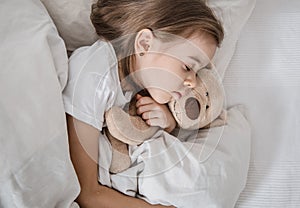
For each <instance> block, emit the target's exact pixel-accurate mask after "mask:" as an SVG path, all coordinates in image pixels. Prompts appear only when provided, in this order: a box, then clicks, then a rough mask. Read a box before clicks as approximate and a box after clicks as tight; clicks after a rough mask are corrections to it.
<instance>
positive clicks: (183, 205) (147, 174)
mask: <svg viewBox="0 0 300 208" xmlns="http://www.w3.org/2000/svg"><path fill="white" fill-rule="evenodd" d="M184 133H185V134H186V133H187V132H184ZM185 138H186V137H185ZM99 143H100V145H99V148H100V159H99V161H100V168H99V172H100V179H99V180H100V182H101V183H102V184H104V185H107V186H109V187H113V188H115V189H117V190H119V191H121V192H123V193H125V194H127V195H131V196H137V197H140V198H143V199H145V200H146V201H148V202H149V203H152V204H163V205H173V206H175V207H178V208H199V207H220V208H221V207H222V208H224V207H228V208H231V207H233V206H234V204H235V202H236V200H237V198H238V196H239V194H240V193H241V191H242V190H243V188H244V186H245V183H246V176H247V171H248V165H249V163H248V162H249V157H250V127H249V126H248V122H247V120H246V119H245V118H244V116H243V115H242V114H241V112H240V111H239V110H238V108H232V109H230V110H229V112H228V124H227V125H226V126H223V127H215V128H212V129H210V130H202V131H201V133H200V134H199V135H198V136H197V138H196V139H195V137H194V136H193V135H191V134H190V135H189V137H188V139H185V140H184V141H180V140H179V139H177V138H176V137H173V136H171V135H170V134H168V133H166V132H164V131H159V132H157V134H156V135H155V136H154V137H153V138H152V139H151V140H148V141H146V142H144V143H143V144H141V145H140V146H134V147H133V146H131V148H130V156H131V160H132V166H131V167H130V168H129V169H127V170H125V171H124V172H121V173H118V174H112V175H110V174H109V172H108V169H109V165H110V161H111V155H109V154H108V153H109V152H110V153H111V146H110V144H109V142H108V140H107V139H106V137H105V136H104V135H102V136H101V137H100V142H99ZM101 153H102V154H101ZM224 193H226V194H224Z"/></svg>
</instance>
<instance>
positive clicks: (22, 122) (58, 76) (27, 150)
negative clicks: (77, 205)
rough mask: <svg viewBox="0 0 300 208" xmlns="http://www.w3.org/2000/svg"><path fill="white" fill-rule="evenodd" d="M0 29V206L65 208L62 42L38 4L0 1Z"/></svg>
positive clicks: (69, 193) (70, 175) (72, 188)
mask: <svg viewBox="0 0 300 208" xmlns="http://www.w3.org/2000/svg"><path fill="white" fill-rule="evenodd" d="M0 28H1V30H0V40H1V47H0V63H1V70H0V97H1V99H0V132H1V133H0V135H1V136H0V144H1V145H0V158H1V159H0V170H1V171H0V184H1V188H0V206H1V207H57V208H65V207H69V206H70V204H71V203H72V201H73V200H74V199H75V198H76V197H77V195H78V194H79V183H78V180H77V177H76V174H75V171H74V168H73V166H72V163H71V160H70V156H69V147H68V136H67V131H66V121H65V112H64V107H63V102H62V97H61V91H62V88H64V85H65V83H66V81H67V70H68V58H67V54H66V48H65V45H64V41H63V40H62V39H61V38H60V37H59V35H58V32H57V30H56V27H55V25H54V24H53V22H52V20H51V18H50V16H49V15H48V13H47V11H46V9H45V8H44V6H43V4H42V3H41V2H40V1H39V0H27V1H20V0H9V1H1V6H0Z"/></svg>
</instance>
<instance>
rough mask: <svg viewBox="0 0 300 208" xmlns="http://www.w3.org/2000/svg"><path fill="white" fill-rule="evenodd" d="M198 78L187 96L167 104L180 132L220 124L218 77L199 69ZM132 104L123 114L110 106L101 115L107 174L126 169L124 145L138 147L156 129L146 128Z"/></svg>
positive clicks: (221, 95)
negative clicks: (109, 160) (106, 144)
mask: <svg viewBox="0 0 300 208" xmlns="http://www.w3.org/2000/svg"><path fill="white" fill-rule="evenodd" d="M198 77H199V79H198V80H197V86H196V87H195V88H194V89H193V90H192V91H191V92H190V93H189V94H187V95H184V96H183V97H181V98H180V99H178V100H172V101H171V102H170V103H168V105H169V108H170V111H171V112H172V114H173V116H174V118H175V120H176V122H177V123H178V125H179V126H180V127H181V128H183V129H190V130H194V129H199V128H209V127H212V126H221V125H224V124H225V120H226V112H225V111H224V110H223V103H224V91H223V88H222V84H221V81H220V80H219V79H218V75H217V74H216V72H215V71H214V70H211V69H202V70H200V72H199V73H198ZM135 102H136V101H135V100H134V99H133V100H132V102H131V105H130V106H129V108H128V110H127V112H126V111H125V110H123V109H121V108H119V107H112V108H111V109H110V110H108V111H107V112H106V114H105V119H106V124H107V128H108V130H106V134H107V137H108V138H109V140H110V142H111V145H112V149H113V151H112V152H113V155H112V163H111V167H110V172H111V173H119V172H121V171H123V170H125V169H127V168H128V167H129V166H130V158H129V156H128V149H127V144H129V145H139V144H141V143H142V142H143V141H145V140H147V139H150V138H151V137H152V136H153V135H154V134H155V133H156V132H157V130H158V129H159V127H152V126H148V125H147V124H146V123H145V122H144V121H143V119H142V118H141V117H139V116H137V115H136V110H135Z"/></svg>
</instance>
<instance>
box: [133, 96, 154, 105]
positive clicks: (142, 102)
mask: <svg viewBox="0 0 300 208" xmlns="http://www.w3.org/2000/svg"><path fill="white" fill-rule="evenodd" d="M137 99H138V100H137V102H136V107H140V106H142V105H148V104H154V103H155V102H154V100H153V99H152V98H151V97H140V98H137Z"/></svg>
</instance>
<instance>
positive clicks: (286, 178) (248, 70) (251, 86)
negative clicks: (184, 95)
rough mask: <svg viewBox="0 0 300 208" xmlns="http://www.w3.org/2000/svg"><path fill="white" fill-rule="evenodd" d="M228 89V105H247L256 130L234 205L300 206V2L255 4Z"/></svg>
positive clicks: (227, 76) (227, 79) (227, 77)
mask: <svg viewBox="0 0 300 208" xmlns="http://www.w3.org/2000/svg"><path fill="white" fill-rule="evenodd" d="M224 85H225V89H226V93H227V104H228V106H231V105H234V104H238V103H242V104H244V105H246V107H247V108H248V112H249V115H248V118H249V121H250V123H251V127H252V147H251V149H252V151H251V163H250V169H249V175H248V182H247V186H246V189H245V190H244V191H243V193H242V194H241V196H240V198H239V200H238V202H237V205H236V207H239V208H240V207H241V208H244V207H249V208H250V207H251V208H253V207H300V180H299V179H300V108H299V106H300V1H298V0H292V1H284V0H260V1H257V3H256V7H255V9H254V11H253V14H252V16H251V17H250V19H249V21H248V23H247V24H246V26H245V28H244V29H243V31H242V33H241V37H240V38H239V41H238V44H237V50H236V52H235V55H234V57H233V59H232V61H231V64H230V66H229V69H228V71H227V72H226V74H225V79H224Z"/></svg>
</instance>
